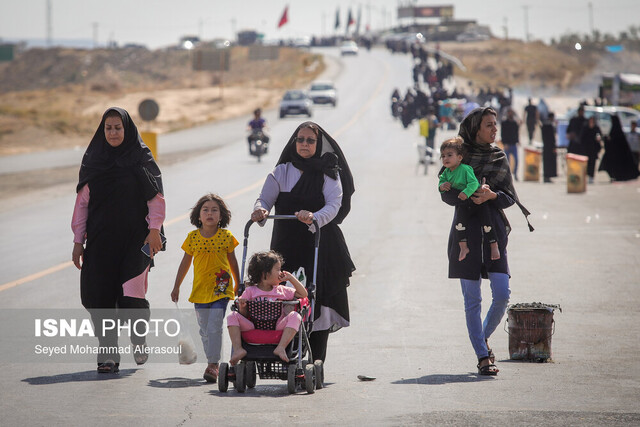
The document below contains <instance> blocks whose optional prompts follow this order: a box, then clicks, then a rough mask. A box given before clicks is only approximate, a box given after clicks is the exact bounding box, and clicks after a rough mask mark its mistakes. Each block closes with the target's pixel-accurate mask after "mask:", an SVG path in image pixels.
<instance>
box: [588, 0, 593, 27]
mask: <svg viewBox="0 0 640 427" xmlns="http://www.w3.org/2000/svg"><path fill="white" fill-rule="evenodd" d="M589 29H590V30H591V35H593V3H591V2H589Z"/></svg>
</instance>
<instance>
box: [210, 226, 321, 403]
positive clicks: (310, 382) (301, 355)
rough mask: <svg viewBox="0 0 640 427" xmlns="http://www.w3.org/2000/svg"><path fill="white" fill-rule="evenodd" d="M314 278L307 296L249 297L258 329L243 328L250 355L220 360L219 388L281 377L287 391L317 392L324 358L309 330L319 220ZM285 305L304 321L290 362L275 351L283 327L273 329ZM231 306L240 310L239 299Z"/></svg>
mask: <svg viewBox="0 0 640 427" xmlns="http://www.w3.org/2000/svg"><path fill="white" fill-rule="evenodd" d="M267 219H274V220H297V218H296V216H295V215H269V216H268V217H267ZM252 224H253V221H251V220H249V222H247V224H246V225H245V227H244V243H243V246H244V247H243V251H242V270H241V271H240V285H239V292H238V293H239V295H242V292H244V288H245V286H244V271H245V262H246V259H247V243H248V240H249V228H250V227H251V225H252ZM313 224H314V225H315V229H316V232H315V243H314V249H315V252H314V263H313V279H312V281H311V283H310V284H307V286H306V287H307V292H308V297H307V298H304V299H302V300H295V301H249V302H248V308H249V316H250V320H251V321H252V322H253V323H254V325H255V326H256V329H254V330H250V331H245V332H242V347H243V348H244V349H245V350H246V351H247V355H246V356H245V357H244V358H243V359H242V360H241V361H240V362H238V363H237V364H236V365H235V366H229V364H228V363H221V364H220V367H219V371H218V390H219V391H220V392H223V393H224V392H226V391H227V389H228V387H229V381H231V382H233V384H234V387H235V389H236V391H237V392H238V393H244V392H245V390H246V389H247V388H254V387H255V386H256V379H257V376H258V375H259V376H260V378H261V379H280V380H286V381H287V391H288V392H289V393H290V394H293V393H295V392H296V391H297V390H298V389H304V390H306V391H307V393H309V394H311V393H314V391H315V390H316V389H321V388H322V387H323V383H324V366H323V363H322V361H321V360H316V361H314V360H313V355H312V354H311V346H310V345H309V334H310V333H311V329H312V328H313V309H314V307H315V283H316V273H317V266H318V245H319V243H320V227H319V226H318V223H317V222H316V220H313ZM286 305H291V306H293V307H294V309H296V310H298V311H299V312H300V315H301V316H302V322H301V323H300V329H299V330H298V332H297V334H296V336H295V337H294V338H293V340H291V343H290V344H289V345H288V346H287V357H288V359H289V362H284V361H283V360H281V359H280V358H279V357H278V356H276V355H275V354H273V350H274V349H275V348H276V346H277V344H278V342H279V341H280V337H281V336H282V331H276V330H273V329H274V328H275V324H276V322H277V319H278V318H279V317H280V315H281V313H282V309H283V307H284V306H286ZM231 310H234V311H236V310H237V303H235V302H234V304H233V305H232V306H231Z"/></svg>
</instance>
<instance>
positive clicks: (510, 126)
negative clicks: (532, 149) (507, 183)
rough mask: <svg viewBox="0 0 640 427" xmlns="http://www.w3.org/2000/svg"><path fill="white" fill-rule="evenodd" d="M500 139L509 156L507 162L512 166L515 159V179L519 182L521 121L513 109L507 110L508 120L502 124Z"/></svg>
mask: <svg viewBox="0 0 640 427" xmlns="http://www.w3.org/2000/svg"><path fill="white" fill-rule="evenodd" d="M500 139H501V140H502V146H503V147H504V153H505V154H506V155H507V162H508V163H509V165H511V159H513V169H512V171H511V172H512V173H513V178H514V179H515V180H516V181H517V180H518V145H520V121H519V120H518V118H517V117H516V112H515V111H513V110H512V109H511V108H509V109H508V110H507V118H506V119H504V120H503V121H502V122H501V123H500Z"/></svg>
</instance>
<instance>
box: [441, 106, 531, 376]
mask: <svg viewBox="0 0 640 427" xmlns="http://www.w3.org/2000/svg"><path fill="white" fill-rule="evenodd" d="M497 116H498V115H497V113H496V111H495V110H494V109H493V108H490V107H484V108H476V109H475V110H473V111H472V112H471V113H470V114H469V115H468V116H467V117H465V118H464V119H463V121H462V123H461V124H460V131H459V135H460V136H461V137H462V139H463V140H464V144H463V147H464V150H465V156H464V158H463V163H465V164H468V165H469V166H471V167H472V168H473V171H474V172H475V175H476V178H478V180H479V181H480V182H481V183H482V184H481V187H480V189H478V190H477V191H476V192H475V193H474V194H473V195H472V197H471V199H472V201H473V202H474V203H476V204H483V203H487V204H488V206H489V209H490V212H491V221H492V223H493V226H494V228H495V232H496V238H497V239H496V240H497V241H498V248H499V250H500V258H499V259H491V248H490V245H489V241H488V240H487V239H484V238H483V229H482V228H483V225H482V222H481V220H480V218H479V217H471V218H470V219H469V226H468V227H467V244H468V246H469V254H468V255H467V257H466V258H465V259H464V260H462V261H459V260H458V259H459V252H460V247H459V245H458V243H457V239H456V229H455V225H456V222H455V218H456V217H457V214H458V212H457V211H458V209H459V205H460V203H462V201H460V200H459V199H458V191H454V190H451V191H447V192H444V193H441V198H442V200H443V201H444V202H445V203H447V204H449V205H452V206H455V208H456V212H455V213H454V221H453V223H452V225H451V231H450V233H449V242H448V256H449V278H452V279H454V278H455V279H460V284H461V287H462V295H463V297H464V308H465V315H466V319H467V330H468V332H469V338H470V340H471V344H472V346H473V349H474V351H475V354H476V356H477V358H478V365H477V367H478V373H479V374H480V375H496V374H497V373H498V368H497V367H496V365H495V364H494V362H495V355H494V353H493V351H492V349H491V348H490V347H489V345H488V340H489V338H490V337H491V334H492V333H493V332H494V331H495V329H496V328H497V326H498V325H499V324H500V322H501V321H502V318H503V316H504V313H505V311H506V309H507V304H508V303H509V295H510V293H511V291H510V289H509V278H510V272H509V264H508V260H507V242H508V239H507V236H508V235H509V231H510V230H511V226H510V225H509V221H508V220H507V217H506V216H505V214H504V212H503V209H506V208H508V207H510V206H511V205H513V204H514V203H516V204H518V206H519V207H520V209H521V210H522V213H523V214H524V215H525V218H526V217H527V216H528V215H529V211H527V209H526V208H525V207H524V206H522V204H520V202H519V200H518V196H517V195H516V191H515V188H514V187H513V179H512V176H511V170H510V168H509V164H508V162H507V157H506V155H505V153H504V151H502V150H501V149H500V148H498V147H496V146H494V145H493V143H494V142H495V138H496V134H497V133H498V125H497ZM527 222H528V220H527ZM529 229H530V230H533V227H531V225H530V224H529ZM483 278H485V279H487V278H488V279H489V280H490V282H491V296H492V302H491V307H490V308H489V311H488V313H487V316H486V317H485V319H484V320H483V319H482V317H481V306H480V303H481V301H482V297H481V284H482V279H483Z"/></svg>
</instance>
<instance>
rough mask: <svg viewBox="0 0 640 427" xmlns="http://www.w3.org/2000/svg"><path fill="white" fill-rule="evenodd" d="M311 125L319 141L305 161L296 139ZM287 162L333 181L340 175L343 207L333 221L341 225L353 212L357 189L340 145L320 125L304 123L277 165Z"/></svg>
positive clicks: (298, 128)
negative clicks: (352, 198)
mask: <svg viewBox="0 0 640 427" xmlns="http://www.w3.org/2000/svg"><path fill="white" fill-rule="evenodd" d="M310 125H312V126H313V127H312V128H311V129H314V128H315V129H317V130H318V141H317V142H316V152H315V154H314V155H313V156H312V157H310V158H308V159H305V158H303V157H302V156H300V155H299V154H298V152H297V150H296V137H297V136H298V132H299V131H300V129H302V128H305V127H307V128H308V127H310ZM287 162H291V163H292V164H293V166H295V167H296V168H297V169H300V170H301V171H303V172H304V171H310V172H311V171H314V172H317V171H322V172H323V173H324V174H325V175H327V176H328V177H330V178H332V179H336V178H337V177H338V175H339V176H340V182H341V183H342V205H341V206H340V210H339V211H338V215H337V216H336V217H335V219H334V220H333V222H335V223H336V224H340V223H341V222H342V220H344V218H345V217H346V216H347V215H348V214H349V211H350V210H351V196H352V195H353V193H354V191H355V187H354V184H353V176H352V175H351V170H350V169H349V165H348V164H347V159H346V158H345V156H344V153H343V152H342V150H341V149H340V146H339V145H338V143H337V142H336V141H335V140H334V139H333V138H332V137H331V135H329V134H328V133H327V132H326V131H325V130H324V129H322V128H321V127H320V126H319V125H318V124H316V123H314V122H304V123H302V124H300V126H298V127H297V129H296V130H295V132H293V135H291V138H289V142H287V145H285V147H284V149H283V150H282V154H280V158H279V159H278V163H276V165H279V164H281V163H287Z"/></svg>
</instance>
